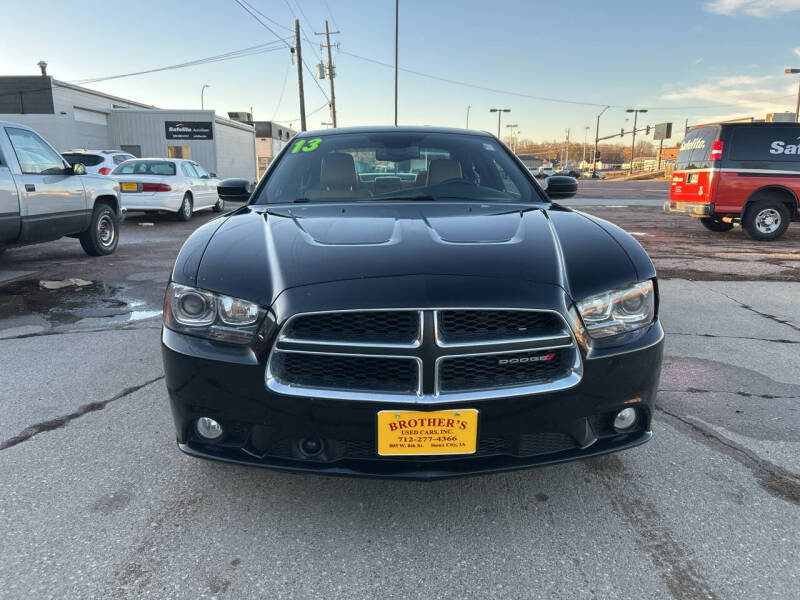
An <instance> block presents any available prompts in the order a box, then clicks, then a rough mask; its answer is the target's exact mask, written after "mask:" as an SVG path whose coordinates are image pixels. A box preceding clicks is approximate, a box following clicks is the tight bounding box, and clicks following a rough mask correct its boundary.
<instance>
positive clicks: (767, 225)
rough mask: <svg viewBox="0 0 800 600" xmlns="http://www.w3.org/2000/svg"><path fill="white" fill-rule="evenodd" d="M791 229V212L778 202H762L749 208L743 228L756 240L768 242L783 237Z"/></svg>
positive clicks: (744, 218) (743, 219)
mask: <svg viewBox="0 0 800 600" xmlns="http://www.w3.org/2000/svg"><path fill="white" fill-rule="evenodd" d="M788 227H789V210H788V209H787V208H786V205H785V204H783V203H782V202H779V201H777V200H760V201H758V202H755V203H753V204H752V205H750V206H749V207H748V208H747V211H746V212H745V214H744V216H743V217H742V228H743V229H744V230H745V231H746V232H747V235H749V236H750V237H751V238H753V239H754V240H758V241H760V242H762V241H763V242H768V241H771V240H774V239H777V238H779V237H781V236H782V235H783V234H784V232H785V231H786V230H787V229H788Z"/></svg>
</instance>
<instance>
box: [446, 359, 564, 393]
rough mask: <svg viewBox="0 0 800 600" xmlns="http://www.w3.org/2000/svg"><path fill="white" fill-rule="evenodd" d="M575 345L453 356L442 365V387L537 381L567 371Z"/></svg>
mask: <svg viewBox="0 0 800 600" xmlns="http://www.w3.org/2000/svg"><path fill="white" fill-rule="evenodd" d="M574 352H575V350H574V348H559V349H557V350H553V351H550V350H540V351H535V352H514V353H511V354H481V355H478V356H465V357H459V356H455V357H449V358H444V359H442V360H441V364H440V366H439V370H438V373H439V390H440V391H441V392H461V391H465V390H490V389H493V388H503V387H508V386H516V385H533V384H536V383H540V382H544V381H552V380H554V379H559V378H561V377H564V376H565V375H566V373H565V371H566V370H568V369H569V368H570V366H571V365H572V358H571V355H572V353H574Z"/></svg>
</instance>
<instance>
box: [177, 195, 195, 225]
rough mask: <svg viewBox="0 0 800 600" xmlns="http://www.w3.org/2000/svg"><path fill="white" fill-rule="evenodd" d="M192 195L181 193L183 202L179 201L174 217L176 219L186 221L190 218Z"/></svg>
mask: <svg viewBox="0 0 800 600" xmlns="http://www.w3.org/2000/svg"><path fill="white" fill-rule="evenodd" d="M192 209H193V205H192V196H191V195H190V194H184V195H183V202H181V207H180V208H179V209H178V212H177V214H176V215H175V218H176V219H178V221H188V220H189V219H191V218H192Z"/></svg>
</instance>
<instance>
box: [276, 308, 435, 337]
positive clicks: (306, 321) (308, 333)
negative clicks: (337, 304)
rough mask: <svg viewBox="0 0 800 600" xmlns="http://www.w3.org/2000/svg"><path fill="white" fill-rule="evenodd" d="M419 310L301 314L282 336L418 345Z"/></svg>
mask: <svg viewBox="0 0 800 600" xmlns="http://www.w3.org/2000/svg"><path fill="white" fill-rule="evenodd" d="M421 322H422V321H421V320H420V315H419V312H418V311H410V310H409V311H394V310H393V311H365V310H361V311H348V312H338V313H319V314H311V315H298V316H297V317H295V318H293V319H291V320H290V321H289V322H288V323H287V324H286V326H285V327H284V330H283V333H282V336H283V337H284V338H286V339H299V340H307V341H314V342H329V343H331V342H337V343H342V342H344V343H358V344H361V343H364V344H380V345H414V344H415V342H417V341H418V340H419V336H420V324H421Z"/></svg>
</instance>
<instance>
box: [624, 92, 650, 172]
mask: <svg viewBox="0 0 800 600" xmlns="http://www.w3.org/2000/svg"><path fill="white" fill-rule="evenodd" d="M625 112H629V113H633V139H632V140H631V164H630V168H629V169H628V173H629V174H631V175H633V153H634V152H635V151H636V121H637V120H638V118H639V113H646V112H647V109H646V108H626V109H625Z"/></svg>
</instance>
